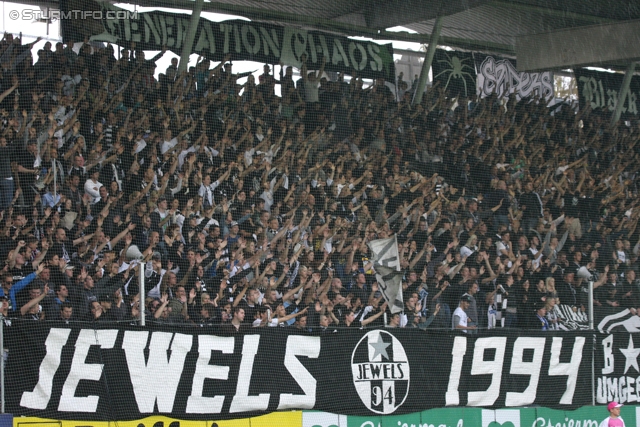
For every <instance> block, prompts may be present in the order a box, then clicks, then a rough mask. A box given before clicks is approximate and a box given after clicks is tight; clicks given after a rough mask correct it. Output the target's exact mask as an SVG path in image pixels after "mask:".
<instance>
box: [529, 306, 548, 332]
mask: <svg viewBox="0 0 640 427" xmlns="http://www.w3.org/2000/svg"><path fill="white" fill-rule="evenodd" d="M535 310H536V311H535V314H534V315H533V317H532V321H531V329H537V330H542V331H548V330H550V329H551V326H550V325H549V321H548V320H547V306H546V303H545V302H537V303H536V305H535Z"/></svg>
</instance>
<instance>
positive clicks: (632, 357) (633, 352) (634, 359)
mask: <svg viewBox="0 0 640 427" xmlns="http://www.w3.org/2000/svg"><path fill="white" fill-rule="evenodd" d="M620 351H621V352H622V354H624V357H626V360H625V362H624V373H625V374H626V373H627V371H628V370H629V368H631V367H633V369H635V370H636V372H640V368H638V354H640V348H634V345H633V338H632V337H631V335H629V345H628V346H627V348H621V349H620Z"/></svg>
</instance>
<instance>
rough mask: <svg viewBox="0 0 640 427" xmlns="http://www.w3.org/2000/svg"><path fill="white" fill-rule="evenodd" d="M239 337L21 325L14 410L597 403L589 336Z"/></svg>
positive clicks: (16, 332) (113, 413)
mask: <svg viewBox="0 0 640 427" xmlns="http://www.w3.org/2000/svg"><path fill="white" fill-rule="evenodd" d="M234 331H235V328H213V327H212V328H198V327H188V326H184V325H183V326H177V325H176V326H162V327H160V326H157V327H154V328H146V329H145V328H140V327H137V326H125V325H115V324H113V325H110V324H107V323H96V324H85V323H79V324H77V325H74V326H73V327H69V326H67V325H64V324H61V325H56V323H52V324H45V323H44V322H33V321H16V322H14V323H13V324H12V326H11V327H10V328H8V331H7V334H6V335H5V337H6V338H7V348H8V349H9V359H8V366H7V369H6V376H7V378H6V382H5V384H6V385H7V389H6V405H7V411H8V412H11V413H13V414H14V415H16V416H22V415H24V416H35V417H41V418H52V419H67V420H69V419H70V420H74V419H75V420H99V421H108V420H124V421H126V420H132V419H140V418H145V417H148V416H168V417H174V418H179V419H188V420H210V419H233V418H246V417H252V416H257V415H264V414H267V413H270V412H274V411H284V410H291V409H315V410H320V411H331V412H338V413H341V414H345V415H356V416H372V415H373V416H381V415H390V414H395V415H402V414H409V413H414V412H420V411H423V410H426V409H431V408H442V407H476V408H478V407H479V408H493V409H495V408H503V407H522V406H530V405H541V406H547V407H553V408H558V409H573V408H576V407H579V406H583V405H586V404H589V403H590V402H591V394H590V393H589V392H588V391H589V390H591V366H592V365H591V362H592V360H591V354H592V349H593V339H592V337H593V335H592V334H588V333H586V332H560V333H552V332H546V333H545V332H536V331H527V332H526V333H522V332H517V331H498V332H487V333H480V334H478V335H470V336H467V335H466V334H463V333H453V332H451V331H446V330H445V331H418V330H411V329H372V330H359V329H355V330H351V329H349V328H346V329H339V330H336V331H335V332H332V333H326V332H323V331H318V332H317V333H301V332H299V331H297V330H296V329H294V328H291V329H289V328H253V329H247V330H244V331H241V332H240V333H237V332H234ZM625 390H626V389H625Z"/></svg>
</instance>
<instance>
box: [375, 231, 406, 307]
mask: <svg viewBox="0 0 640 427" xmlns="http://www.w3.org/2000/svg"><path fill="white" fill-rule="evenodd" d="M369 248H370V249H371V251H372V252H373V260H374V268H375V270H376V280H377V281H378V285H379V286H378V287H379V289H380V292H381V293H382V296H383V297H384V299H385V301H386V302H387V303H388V304H389V308H390V310H391V313H400V312H401V311H403V310H404V302H403V300H402V273H401V272H400V255H399V253H398V240H397V239H396V236H393V237H390V238H388V239H378V240H373V241H371V242H369Z"/></svg>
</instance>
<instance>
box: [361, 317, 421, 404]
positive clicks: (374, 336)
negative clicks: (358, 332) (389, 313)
mask: <svg viewBox="0 0 640 427" xmlns="http://www.w3.org/2000/svg"><path fill="white" fill-rule="evenodd" d="M351 372H352V374H353V384H354V385H355V388H356V391H357V392H358V396H360V399H361V400H362V403H364V404H365V406H366V407H367V408H368V409H369V410H371V411H372V412H375V413H377V414H392V413H393V412H395V411H396V410H397V409H398V408H399V407H400V406H402V404H403V403H404V401H405V400H406V399H407V396H408V395H409V379H410V375H409V374H410V373H409V360H408V359H407V354H406V353H405V351H404V348H403V347H402V344H401V343H400V341H399V340H398V339H397V338H396V337H394V336H393V335H391V334H390V333H389V332H387V331H384V330H374V331H370V332H369V333H367V334H366V335H365V336H363V337H362V338H361V339H360V341H359V342H358V344H357V345H356V347H355V349H354V350H353V354H352V355H351Z"/></svg>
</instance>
